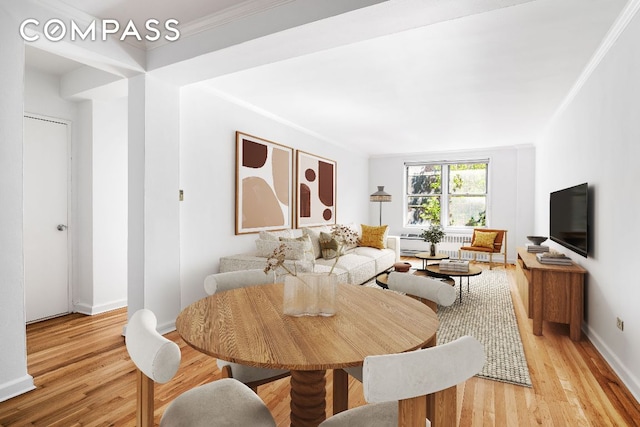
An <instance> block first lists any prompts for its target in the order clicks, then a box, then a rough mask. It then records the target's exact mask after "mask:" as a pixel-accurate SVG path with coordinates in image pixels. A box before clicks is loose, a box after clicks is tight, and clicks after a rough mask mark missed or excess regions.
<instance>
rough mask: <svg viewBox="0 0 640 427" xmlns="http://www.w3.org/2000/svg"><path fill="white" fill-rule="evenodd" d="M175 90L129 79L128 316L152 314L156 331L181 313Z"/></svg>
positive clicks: (140, 78) (172, 323) (146, 78)
mask: <svg viewBox="0 0 640 427" xmlns="http://www.w3.org/2000/svg"><path fill="white" fill-rule="evenodd" d="M179 108H180V102H179V90H178V89H177V88H176V87H174V86H172V85H169V84H165V83H164V82H162V81H160V80H158V79H157V78H154V77H152V76H149V75H140V76H137V77H134V78H131V79H129V98H128V117H129V120H128V178H129V179H128V220H127V226H128V240H127V244H128V247H127V251H128V253H127V257H128V259H127V265H128V276H127V278H128V286H127V291H128V293H127V302H128V308H129V310H128V312H129V315H131V314H133V313H134V312H135V311H136V310H138V309H141V308H148V309H150V310H152V311H153V312H154V313H155V314H156V316H157V318H158V329H159V330H161V331H167V330H170V329H172V328H175V319H176V317H177V316H178V314H179V313H180V207H179V202H178V189H179V179H180V174H179V166H180V159H179V155H180V148H179V147H180V130H179V126H180V114H181V112H180V110H179Z"/></svg>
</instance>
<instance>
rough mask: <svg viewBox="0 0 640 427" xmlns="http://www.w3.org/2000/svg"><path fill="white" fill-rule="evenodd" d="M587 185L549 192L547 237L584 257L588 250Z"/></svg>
mask: <svg viewBox="0 0 640 427" xmlns="http://www.w3.org/2000/svg"><path fill="white" fill-rule="evenodd" d="M588 195H589V186H588V185H587V183H584V184H580V185H576V186H574V187H569V188H565V189H562V190H558V191H554V192H552V193H551V198H550V199H551V200H550V202H549V211H550V215H549V237H550V238H551V240H553V241H554V242H556V243H558V244H560V245H562V246H564V247H565V248H567V249H570V250H572V251H574V252H576V253H578V254H580V255H582V256H584V257H586V256H587V253H588V252H589V244H588V242H589V197H588Z"/></svg>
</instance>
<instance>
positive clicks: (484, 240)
mask: <svg viewBox="0 0 640 427" xmlns="http://www.w3.org/2000/svg"><path fill="white" fill-rule="evenodd" d="M497 235H498V233H496V232H495V231H476V233H475V238H474V239H473V243H472V244H471V246H475V247H479V248H487V249H491V250H493V242H495V241H496V236H497Z"/></svg>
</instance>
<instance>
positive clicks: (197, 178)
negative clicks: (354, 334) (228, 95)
mask: <svg viewBox="0 0 640 427" xmlns="http://www.w3.org/2000/svg"><path fill="white" fill-rule="evenodd" d="M180 106H181V107H180V116H181V117H180V118H181V122H180V141H181V145H180V163H181V167H180V185H181V188H183V189H184V192H185V193H184V197H185V199H184V202H182V203H181V209H180V219H181V229H180V237H181V242H180V248H181V256H180V258H181V283H182V305H183V306H186V305H188V304H190V303H191V302H193V301H195V300H197V299H199V298H202V297H204V296H205V295H206V294H205V292H204V288H203V282H204V277H205V276H206V275H207V274H211V273H215V272H216V271H218V266H219V259H220V257H222V256H226V255H233V254H236V253H242V252H247V251H251V250H254V249H255V244H254V241H255V239H256V235H255V234H249V235H240V236H236V235H235V151H236V150H235V132H236V130H239V131H242V132H246V133H249V134H251V135H256V136H259V137H262V138H265V139H268V140H271V141H275V142H278V143H280V144H283V145H287V146H289V147H292V148H294V149H300V150H304V151H307V152H310V153H313V154H316V155H319V156H323V157H326V158H329V159H332V160H336V161H337V164H338V173H337V206H336V212H337V221H338V222H343V223H347V222H364V221H366V220H367V217H368V210H367V209H368V200H369V188H368V184H367V177H368V164H367V158H366V157H365V156H363V155H360V154H357V153H353V152H351V151H348V150H345V149H342V148H340V147H337V146H335V145H331V144H328V143H326V142H323V141H319V140H318V139H316V138H314V137H311V136H309V135H308V134H305V133H303V132H301V131H299V130H296V129H293V128H292V127H289V126H286V125H284V124H282V123H279V122H277V121H275V120H273V119H270V118H266V117H264V116H262V115H260V114H257V113H256V112H253V111H250V110H248V109H246V108H243V107H241V106H238V105H235V104H233V103H231V102H229V101H226V100H223V99H221V98H219V97H217V96H215V95H213V94H211V93H208V92H207V90H206V88H204V86H198V85H195V86H188V87H185V88H183V89H182V91H181V101H180Z"/></svg>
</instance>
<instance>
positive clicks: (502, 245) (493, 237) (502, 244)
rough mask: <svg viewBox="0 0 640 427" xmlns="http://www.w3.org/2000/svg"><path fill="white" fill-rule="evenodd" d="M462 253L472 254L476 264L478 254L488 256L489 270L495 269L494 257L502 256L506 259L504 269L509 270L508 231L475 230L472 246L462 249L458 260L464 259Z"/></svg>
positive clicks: (459, 251)
mask: <svg viewBox="0 0 640 427" xmlns="http://www.w3.org/2000/svg"><path fill="white" fill-rule="evenodd" d="M462 252H472V253H473V261H474V262H475V261H476V259H477V256H478V254H486V255H488V257H489V270H491V269H492V268H493V256H494V255H500V256H502V257H503V258H504V262H503V263H504V267H505V268H507V230H497V229H489V228H474V229H473V235H472V236H471V244H470V245H469V246H462V247H460V249H459V250H458V258H462Z"/></svg>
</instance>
